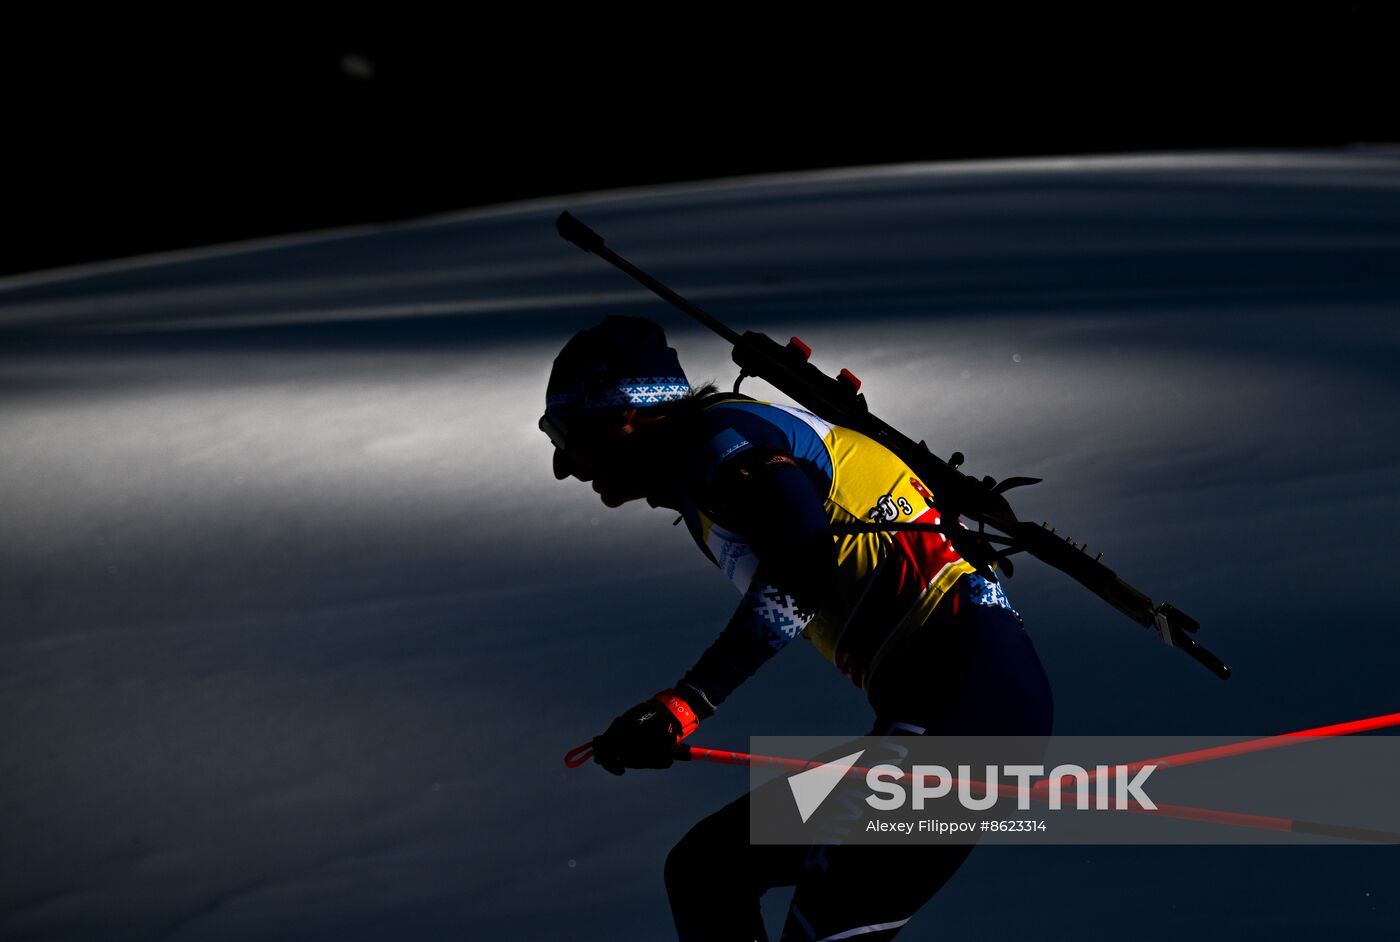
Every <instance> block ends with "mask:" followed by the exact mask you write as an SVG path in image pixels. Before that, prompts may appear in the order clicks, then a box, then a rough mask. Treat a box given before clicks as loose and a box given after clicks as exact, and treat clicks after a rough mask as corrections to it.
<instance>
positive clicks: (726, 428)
mask: <svg viewBox="0 0 1400 942" xmlns="http://www.w3.org/2000/svg"><path fill="white" fill-rule="evenodd" d="M540 427H541V428H542V429H543V430H544V431H545V432H546V433H547V434H548V435H549V437H550V439H551V441H552V442H553V444H554V448H555V450H554V475H555V477H556V478H557V479H559V480H563V479H565V478H568V477H571V476H572V477H575V478H578V479H579V480H582V481H588V482H591V483H592V486H593V490H594V491H595V492H597V493H598V495H599V496H600V497H601V499H602V501H603V503H604V504H606V505H607V506H609V507H618V506H621V505H623V504H625V503H627V502H628V501H633V500H640V499H646V500H647V501H648V502H649V503H650V504H652V505H653V506H657V507H664V508H668V509H670V510H673V511H675V512H677V513H679V514H680V515H681V517H682V518H683V519H684V521H685V523H686V526H687V527H688V529H689V531H690V534H691V536H692V537H693V538H694V539H695V542H696V544H697V545H698V546H699V548H700V550H701V552H703V553H704V554H705V555H706V556H707V557H708V558H709V559H710V561H711V562H713V563H714V564H715V565H716V566H718V567H719V568H720V569H721V570H722V571H723V572H724V574H725V575H726V576H728V577H729V579H731V580H732V581H733V582H734V584H735V586H736V587H737V588H738V590H739V592H740V593H741V594H742V600H741V601H740V603H739V606H738V608H737V609H736V610H735V612H734V615H733V617H732V618H730V620H729V622H728V624H727V625H726V626H725V627H724V629H723V630H722V631H721V632H720V634H719V637H718V638H717V639H716V640H715V642H714V643H713V644H712V645H710V647H709V648H708V649H707V650H705V651H704V653H702V654H701V655H700V656H699V658H698V659H697V660H696V661H695V663H694V665H693V666H692V667H691V668H690V669H689V670H688V671H686V672H685V674H684V675H683V676H681V677H680V678H679V679H678V680H677V681H676V682H675V683H674V684H673V685H672V686H671V687H669V688H667V689H665V690H662V691H661V692H659V693H657V694H656V695H655V696H654V697H652V698H650V699H648V700H646V701H644V702H642V703H639V704H637V705H636V706H634V707H632V708H631V709H629V710H627V711H626V712H624V713H623V714H622V715H621V716H619V717H618V718H617V719H615V720H614V721H613V722H612V724H611V725H610V726H609V727H608V728H607V730H606V731H605V732H603V733H602V734H600V735H599V736H597V737H595V738H594V739H593V742H592V747H593V758H594V761H596V762H597V763H598V764H599V765H601V766H602V767H603V768H604V769H606V770H608V771H609V772H612V773H614V774H617V775H621V774H622V773H623V771H624V770H625V769H629V768H630V769H656V768H666V767H668V766H670V765H671V764H672V762H673V761H674V750H675V747H676V745H677V743H679V742H680V740H681V739H683V738H684V737H686V736H688V735H690V733H692V732H693V731H694V730H695V729H696V727H697V726H698V725H699V724H700V723H702V722H703V721H705V720H706V719H708V718H709V717H710V716H712V715H713V714H714V712H715V711H716V710H717V709H718V708H719V707H720V705H721V704H723V703H724V701H725V699H726V698H728V697H729V695H730V694H731V693H733V691H734V690H735V688H737V687H738V686H739V685H740V684H741V683H743V682H744V681H745V680H747V679H748V678H749V677H751V676H752V675H753V674H754V672H755V671H757V670H758V669H759V667H761V666H762V665H763V664H764V663H765V662H767V661H768V659H769V658H771V657H773V656H774V655H775V654H776V653H777V652H778V651H780V650H782V649H783V648H784V647H786V646H787V645H788V644H789V643H790V642H792V641H793V640H794V639H796V638H797V637H798V636H799V635H801V636H803V637H805V638H806V639H807V640H808V641H810V642H811V643H812V644H813V645H815V646H816V648H817V650H818V651H819V652H821V654H822V655H823V656H824V657H825V658H826V659H827V660H828V661H830V662H831V663H832V664H833V665H834V666H835V667H836V669H837V670H839V671H840V672H841V673H842V674H844V675H845V676H846V677H847V678H849V680H850V681H851V682H853V683H855V684H856V686H858V687H859V688H860V689H861V690H862V691H863V692H864V693H865V695H866V697H867V699H868V701H869V703H870V706H871V708H872V710H873V711H874V715H875V718H874V722H873V725H872V728H871V730H870V732H869V735H872V736H885V735H929V736H1024V737H1046V736H1048V735H1049V733H1050V729H1051V724H1052V716H1053V703H1052V698H1051V692H1050V684H1049V681H1048V680H1047V678H1046V676H1045V672H1044V669H1043V668H1042V667H1041V664H1040V660H1039V658H1038V657H1037V656H1036V652H1035V648H1034V645H1033V644H1032V643H1031V640H1030V637H1029V636H1028V635H1027V634H1026V632H1025V629H1024V627H1023V623H1022V619H1021V616H1020V615H1019V614H1018V613H1017V612H1016V610H1015V609H1013V608H1012V607H1011V605H1010V603H1009V602H1008V600H1007V598H1006V594H1005V592H1004V591H1003V589H1002V586H1001V585H1000V584H999V582H998V580H997V579H996V576H995V573H994V572H993V571H991V570H988V569H982V570H981V571H979V570H978V567H977V566H974V565H973V564H972V563H970V562H969V561H967V560H966V559H964V558H962V557H961V556H960V555H959V554H958V552H957V551H956V550H955V549H954V548H953V546H952V545H951V544H950V543H949V541H948V540H947V538H946V537H944V536H943V535H942V534H940V533H936V532H932V531H928V530H898V531H870V530H866V531H858V532H845V531H844V530H843V532H835V530H834V528H837V529H840V525H842V524H868V523H871V522H872V521H873V522H875V523H882V522H883V523H895V522H898V523H905V522H914V521H919V522H922V523H933V524H938V523H940V522H941V521H940V519H939V515H938V510H937V507H936V501H937V496H936V495H933V494H930V493H929V491H928V489H927V488H926V487H925V486H924V485H923V483H922V482H920V481H919V479H918V478H917V477H916V476H915V475H914V474H913V472H911V471H910V469H909V468H908V467H907V466H906V465H905V464H904V463H903V462H902V461H900V459H899V458H897V457H896V456H895V455H894V454H893V453H891V452H890V451H889V450H887V449H886V448H884V447H883V446H881V445H879V444H878V443H876V442H875V441H873V440H872V439H870V438H868V437H866V436H864V435H862V434H860V433H858V432H855V431H853V430H850V429H846V428H841V427H839V426H833V425H831V424H829V423H826V422H824V421H822V420H821V419H820V418H819V417H817V416H816V415H813V414H812V413H810V412H807V411H805V410H802V409H799V408H794V407H792V406H787V405H781V404H777V403H768V402H760V401H757V400H755V399H752V398H750V397H748V396H743V395H739V394H729V393H721V392H717V391H715V390H714V388H713V387H703V388H701V389H692V387H691V386H690V384H689V382H688V381H687V379H686V376H685V373H684V372H683V371H682V369H681V366H680V362H679V359H678V358H677V356H676V352H675V350H673V349H671V348H670V347H668V346H667V344H666V338H665V334H664V333H663V332H662V329H661V328H660V327H659V326H658V325H657V324H655V323H654V322H652V321H650V320H646V319H643V318H635V317H623V316H616V315H614V316H610V317H607V318H605V319H604V320H603V321H602V323H600V324H599V325H597V326H596V327H593V328H590V329H588V330H584V331H582V332H580V333H578V334H576V335H575V336H574V337H573V338H572V339H571V340H570V341H569V342H568V343H567V344H566V345H565V347H564V348H563V350H562V351H561V352H560V354H559V356H558V357H557V358H556V359H555V361H554V367H553V370H552V372H551V374H550V377H549V384H548V389H547V393H546V409H545V414H544V416H543V417H542V418H541V420H540ZM748 803H749V795H748V794H744V795H742V796H740V797H739V798H737V799H736V800H735V801H733V802H731V803H730V804H728V805H726V806H725V807H723V808H721V809H719V810H718V811H716V812H715V813H714V814H712V815H710V816H709V817H707V818H705V819H704V820H702V821H700V822H699V823H698V824H696V825H695V826H694V827H693V828H692V829H691V830H690V832H689V833H688V834H687V835H686V836H685V837H684V838H682V839H681V841H680V842H679V843H678V844H677V845H676V846H675V848H673V849H672V851H671V853H670V855H669V856H668V858H667V860H666V865H665V882H666V889H667V893H668V894H669V898H670V903H671V909H672V914H673V916H674V918H675V924H676V930H677V932H678V935H679V938H680V939H681V940H683V942H691V940H706V942H710V940H746V942H747V940H755V939H757V940H766V939H767V935H766V934H765V931H764V927H763V924H762V920H761V918H760V910H759V898H760V897H761V896H762V895H763V893H764V892H765V891H766V890H768V889H769V888H771V887H775V886H794V887H796V889H795V892H794V895H793V899H792V903H791V905H790V907H789V909H788V914H787V918H786V921H785V923H784V927H783V934H782V939H783V940H816V939H832V940H835V939H858V940H860V942H879V940H885V939H891V938H894V936H895V935H896V934H897V933H898V932H899V931H900V929H901V928H902V927H903V926H904V925H905V924H906V923H908V921H909V919H910V918H911V917H912V916H913V915H914V913H915V912H916V911H917V910H918V909H919V907H921V906H922V905H923V904H924V903H926V902H927V901H928V900H929V899H930V898H931V897H932V896H933V895H934V894H935V893H937V892H938V890H939V888H941V887H942V886H943V884H944V883H945V882H947V880H948V879H949V877H951V876H952V874H953V873H954V871H956V870H957V868H958V867H959V866H960V865H961V864H962V862H963V860H964V859H966V857H967V855H968V854H969V853H970V852H971V850H972V846H973V845H972V844H933V845H915V844H911V845H907V846H868V845H854V844H853V845H839V846H828V845H816V846H812V847H802V846H784V845H754V844H750V843H749V840H748V826H749V804H748Z"/></svg>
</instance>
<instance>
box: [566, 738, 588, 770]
mask: <svg viewBox="0 0 1400 942" xmlns="http://www.w3.org/2000/svg"><path fill="white" fill-rule="evenodd" d="M591 758H593V740H591V739H590V740H588V742H586V743H584V744H582V745H580V746H575V747H574V748H572V749H570V750H569V751H568V752H566V753H564V764H565V765H567V766H568V767H569V768H571V769H576V768H578V767H579V766H581V765H583V764H584V763H585V762H587V761H588V760H589V759H591Z"/></svg>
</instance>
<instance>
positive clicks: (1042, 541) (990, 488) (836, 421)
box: [555, 212, 1230, 680]
mask: <svg viewBox="0 0 1400 942" xmlns="http://www.w3.org/2000/svg"><path fill="white" fill-rule="evenodd" d="M555 226H556V227H557V228H558V230H559V234H560V235H561V236H563V237H564V238H565V239H567V240H568V241H570V242H572V243H573V244H574V245H576V246H578V247H579V248H581V249H583V250H584V251H585V252H591V253H592V254H594V255H597V256H598V257H599V258H601V259H603V260H604V261H606V262H609V263H610V264H612V265H613V266H615V267H616V268H618V269H620V270H622V271H623V272H624V273H626V274H628V275H630V276H631V277H632V278H633V279H635V280H636V281H638V282H640V283H641V284H642V285H644V286H645V287H647V288H649V289H650V290H651V291H653V292H654V293H656V294H657V295H658V296H659V297H661V298H662V299H663V300H665V301H668V302H670V303H671V304H672V305H674V306H675V307H677V308H679V309H680V310H681V311H683V312H685V313H686V314H689V315H690V316H691V317H693V318H695V319H696V320H697V321H699V322H700V323H702V324H704V325H705V326H706V327H708V328H710V330H713V331H714V332H715V333H717V334H719V335H720V336H721V337H723V338H724V339H725V340H727V341H729V342H730V343H731V344H732V345H733V347H734V352H733V357H734V362H735V363H736V364H738V366H739V376H738V378H737V379H736V380H735V381H734V391H735V392H736V393H737V392H738V390H739V384H740V383H741V382H743V380H744V378H745V377H748V376H757V377H759V378H760V379H762V380H765V381H766V382H768V383H770V384H771V385H772V386H773V387H775V388H776V389H778V390H779V391H781V392H782V393H783V394H785V395H786V396H788V397H789V398H790V399H792V400H793V401H794V402H796V403H797V404H798V405H800V406H802V407H803V408H804V409H806V410H808V411H809V412H812V413H814V414H816V415H818V416H820V417H821V418H822V419H823V420H824V421H826V422H829V423H831V424H833V425H839V426H842V427H844V428H848V429H852V430H854V431H857V432H860V433H861V434H862V435H865V436H866V437H868V438H872V439H874V440H875V441H877V442H879V443H880V444H881V445H883V446H884V447H886V448H888V449H889V450H890V451H892V452H894V454H895V455H897V456H898V457H899V459H900V460H901V461H903V462H904V463H905V464H906V465H908V466H909V468H910V469H911V470H912V471H913V472H914V473H915V474H916V475H918V477H919V478H920V479H921V480H922V481H923V482H924V483H925V484H926V485H927V486H929V487H930V488H931V489H932V494H936V495H938V506H939V512H940V514H941V515H942V517H943V518H944V519H946V520H947V521H949V522H948V523H946V524H942V525H935V524H920V523H905V524H882V523H875V524H851V525H847V526H844V527H833V530H836V531H837V532H852V531H855V530H879V531H888V530H905V529H912V530H937V531H939V532H941V533H943V534H944V535H945V536H947V537H948V539H949V540H950V541H952V542H953V545H954V548H955V549H957V550H958V552H959V553H960V554H961V555H962V556H963V558H964V559H967V560H968V561H969V562H971V563H973V564H974V565H978V566H981V567H988V568H989V567H993V566H996V567H1000V569H1001V570H1002V571H1004V572H1005V573H1006V575H1008V576H1011V575H1013V574H1014V572H1015V567H1014V564H1013V563H1012V561H1011V559H1010V557H1011V556H1012V555H1013V554H1015V553H1022V552H1024V553H1028V554H1029V555H1031V556H1034V557H1035V558H1036V559H1039V560H1040V561H1041V562H1043V563H1045V564H1047V565H1049V566H1053V567H1054V568H1055V569H1058V570H1060V571H1061V572H1063V573H1065V574H1067V575H1068V576H1070V577H1071V578H1072V579H1074V580H1075V581H1076V582H1078V583H1079V584H1080V585H1083V586H1084V587H1086V588H1087V589H1089V591H1091V592H1093V593H1094V594H1095V595H1097V596H1098V597H1099V598H1101V599H1103V600H1104V601H1106V602H1107V603H1108V604H1110V605H1112V606H1113V607H1114V608H1116V609H1118V611H1120V612H1122V613H1123V614H1124V615H1127V616H1128V617H1129V618H1131V619H1132V620H1133V621H1135V622H1137V623H1138V624H1140V625H1142V626H1143V627H1144V628H1148V629H1150V630H1155V631H1156V632H1157V634H1158V636H1159V637H1160V638H1161V639H1162V641H1163V642H1164V643H1166V644H1167V645H1168V646H1170V647H1174V648H1176V649H1178V650H1180V651H1183V652H1185V653H1186V654H1188V655H1190V656H1191V657H1193V658H1195V659H1196V660H1197V661H1198V662H1200V663H1201V664H1202V665H1204V666H1205V668H1206V669H1207V670H1209V671H1210V672H1211V673H1213V674H1215V675H1216V676H1217V677H1219V678H1221V679H1222V680H1227V679H1229V677H1230V669H1229V668H1228V667H1226V666H1225V664H1224V663H1223V662H1221V660H1220V659H1219V658H1218V657H1216V656H1215V655H1214V654H1212V653H1211V652H1210V651H1208V650H1206V649H1205V648H1204V647H1202V646H1201V644H1200V643H1199V642H1197V641H1196V639H1195V638H1193V637H1191V636H1192V635H1194V634H1196V633H1197V632H1198V631H1199V630H1200V624H1199V623H1198V622H1197V621H1196V620H1195V619H1194V618H1192V617H1191V616H1189V615H1187V614H1185V613H1184V612H1182V611H1181V610H1179V609H1177V608H1175V607H1173V606H1172V605H1170V604H1169V603H1167V602H1162V603H1161V604H1160V605H1155V606H1154V605H1153V603H1152V599H1151V598H1150V597H1148V596H1147V595H1146V594H1145V593H1143V592H1141V591H1139V590H1138V589H1136V588H1134V587H1133V586H1131V585H1129V584H1128V583H1127V582H1125V581H1124V580H1123V579H1122V578H1120V577H1119V576H1118V575H1117V574H1116V573H1115V572H1114V571H1113V570H1112V569H1109V568H1108V567H1107V566H1105V565H1104V564H1103V562H1102V559H1103V554H1102V553H1099V554H1098V555H1097V556H1094V557H1090V556H1089V554H1088V552H1087V551H1086V550H1085V547H1086V546H1087V545H1088V544H1084V545H1083V546H1081V545H1078V544H1076V543H1074V542H1073V541H1071V540H1069V539H1068V538H1064V537H1060V536H1058V535H1057V530H1056V529H1055V528H1053V527H1050V526H1049V525H1048V524H1046V523H1044V522H1042V523H1040V524H1034V523H1030V522H1027V521H1023V520H1020V519H1018V518H1017V517H1016V514H1015V512H1014V511H1013V510H1012V509H1011V505H1010V503H1008V502H1007V500H1006V497H1005V496H1004V495H1005V493H1006V491H1008V490H1010V489H1012V488H1014V487H1023V486H1025V485H1029V484H1037V483H1039V482H1040V480H1041V479H1040V478H1029V477H1010V478H1006V479H1004V480H1002V481H1001V482H997V481H996V480H995V479H994V478H992V477H991V476H990V475H988V476H984V477H981V478H975V477H972V476H970V475H967V474H964V473H963V472H961V471H959V470H958V468H959V467H960V466H961V465H962V462H963V455H962V453H961V452H954V453H953V454H952V455H951V456H950V458H949V460H948V461H944V460H943V459H941V458H939V457H938V456H937V455H935V454H933V452H932V451H930V450H929V447H928V445H927V444H926V443H924V442H922V441H920V442H915V441H914V440H913V439H910V438H908V437H907V436H905V435H903V434H902V433H900V432H899V431H897V430H896V429H894V428H893V427H891V426H890V425H888V424H886V423H885V422H883V421H881V420H880V419H879V418H877V417H876V416H874V415H873V414H871V412H870V410H869V408H868V407H867V406H866V403H865V396H864V395H862V394H861V392H860V380H859V379H857V378H856V377H855V375H854V374H852V373H851V371H850V370H846V369H843V370H841V372H840V373H839V374H838V375H837V376H835V377H832V376H828V375H826V374H825V373H823V372H822V371H821V370H819V369H818V368H817V367H816V366H814V365H813V364H812V363H811V362H810V358H811V355H812V351H811V348H810V347H808V346H807V345H806V344H804V343H803V342H802V341H801V340H798V339H797V338H796V337H793V338H792V339H791V340H790V341H789V342H788V343H787V345H786V346H781V345H779V344H778V342H777V341H775V340H773V339H772V338H771V337H769V336H768V335H766V334H761V333H757V332H755V331H752V330H749V331H745V332H744V333H743V334H739V333H737V332H735V331H734V330H731V329H730V328H729V327H727V326H726V325H725V324H723V323H721V322H720V321H719V320H717V319H715V318H714V317H712V316H710V315H709V314H707V313H705V312H704V311H702V310H701V309H700V308H698V307H696V306H695V305H694V304H692V303H690V302H689V301H687V300H686V299H685V298H682V297H681V296H680V295H678V294H676V293H675V292H674V291H672V290H671V289H670V288H668V287H666V286H665V285H663V284H662V283H661V282H659V281H657V280H656V279H655V278H653V277H652V276H651V275H648V274H647V273H646V272H644V271H642V270H641V269H639V268H637V267H636V266H635V265H633V264H632V263H631V262H629V261H627V260H626V259H625V258H623V257H622V256H620V255H618V254H617V253H616V252H614V251H613V250H612V249H609V248H608V247H607V246H606V245H604V243H603V237H602V236H600V235H598V233H596V232H594V231H593V230H592V229H590V228H588V226H586V225H584V224H583V223H582V222H580V221H579V220H577V219H575V218H574V217H573V216H571V215H569V213H567V212H564V213H560V215H559V218H558V219H557V220H555ZM925 500H926V501H927V502H928V504H929V506H930V507H932V506H933V503H934V501H933V497H932V495H931V494H926V495H925ZM959 517H966V518H968V519H969V520H972V521H974V522H975V523H976V524H977V529H976V530H975V531H973V530H970V529H968V528H966V527H964V526H962V525H961V524H959V523H958V522H957V521H958V518H959ZM988 527H991V528H992V529H993V530H996V531H999V532H998V533H988V532H987V528H988Z"/></svg>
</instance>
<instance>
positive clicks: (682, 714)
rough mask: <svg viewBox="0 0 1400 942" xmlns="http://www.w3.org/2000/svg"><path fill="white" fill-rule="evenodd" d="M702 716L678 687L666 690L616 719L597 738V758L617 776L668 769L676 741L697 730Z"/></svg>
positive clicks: (595, 744)
mask: <svg viewBox="0 0 1400 942" xmlns="http://www.w3.org/2000/svg"><path fill="white" fill-rule="evenodd" d="M699 725H700V718H699V717H698V716H696V715H695V711H694V710H692V709H691V708H690V705H689V704H688V703H686V702H685V701H684V700H682V699H681V698H680V696H679V695H678V694H677V693H676V692H675V691H674V690H663V691H661V692H660V693H658V694H657V695H656V696H654V697H652V698H651V699H650V700H646V701H643V702H642V703H639V704H637V705H636V706H634V707H632V708H631V709H630V710H628V711H627V712H626V713H623V714H622V715H621V716H619V717H618V718H617V719H615V720H613V721H612V725H611V726H609V727H608V731H607V732H605V733H603V734H602V735H601V736H595V737H594V739H593V761H594V762H597V763H598V764H599V765H601V766H602V767H603V768H605V769H607V770H608V771H609V772H611V773H612V774H613V775H621V774H622V772H623V770H624V769H665V768H669V767H670V765H671V763H672V762H674V761H675V758H674V756H673V750H674V749H675V745H676V743H678V742H680V741H681V740H682V739H684V738H685V737H687V736H689V735H690V734H691V733H693V732H694V731H695V728H696V727H697V726H699Z"/></svg>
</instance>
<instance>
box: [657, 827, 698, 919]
mask: <svg viewBox="0 0 1400 942" xmlns="http://www.w3.org/2000/svg"><path fill="white" fill-rule="evenodd" d="M694 845H695V841H694V840H693V839H692V838H691V836H690V835H689V834H687V835H686V836H685V837H683V838H681V839H680V840H679V841H677V842H676V846H675V847H672V848H671V852H670V853H668V854H667V855H666V865H665V867H664V869H663V876H664V878H665V880H666V894H667V895H668V896H670V897H671V902H672V905H674V904H675V902H676V900H678V899H681V898H683V897H684V896H685V895H686V889H687V887H693V886H694V885H695V869H696V857H697V854H696V851H695V846H694Z"/></svg>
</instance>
